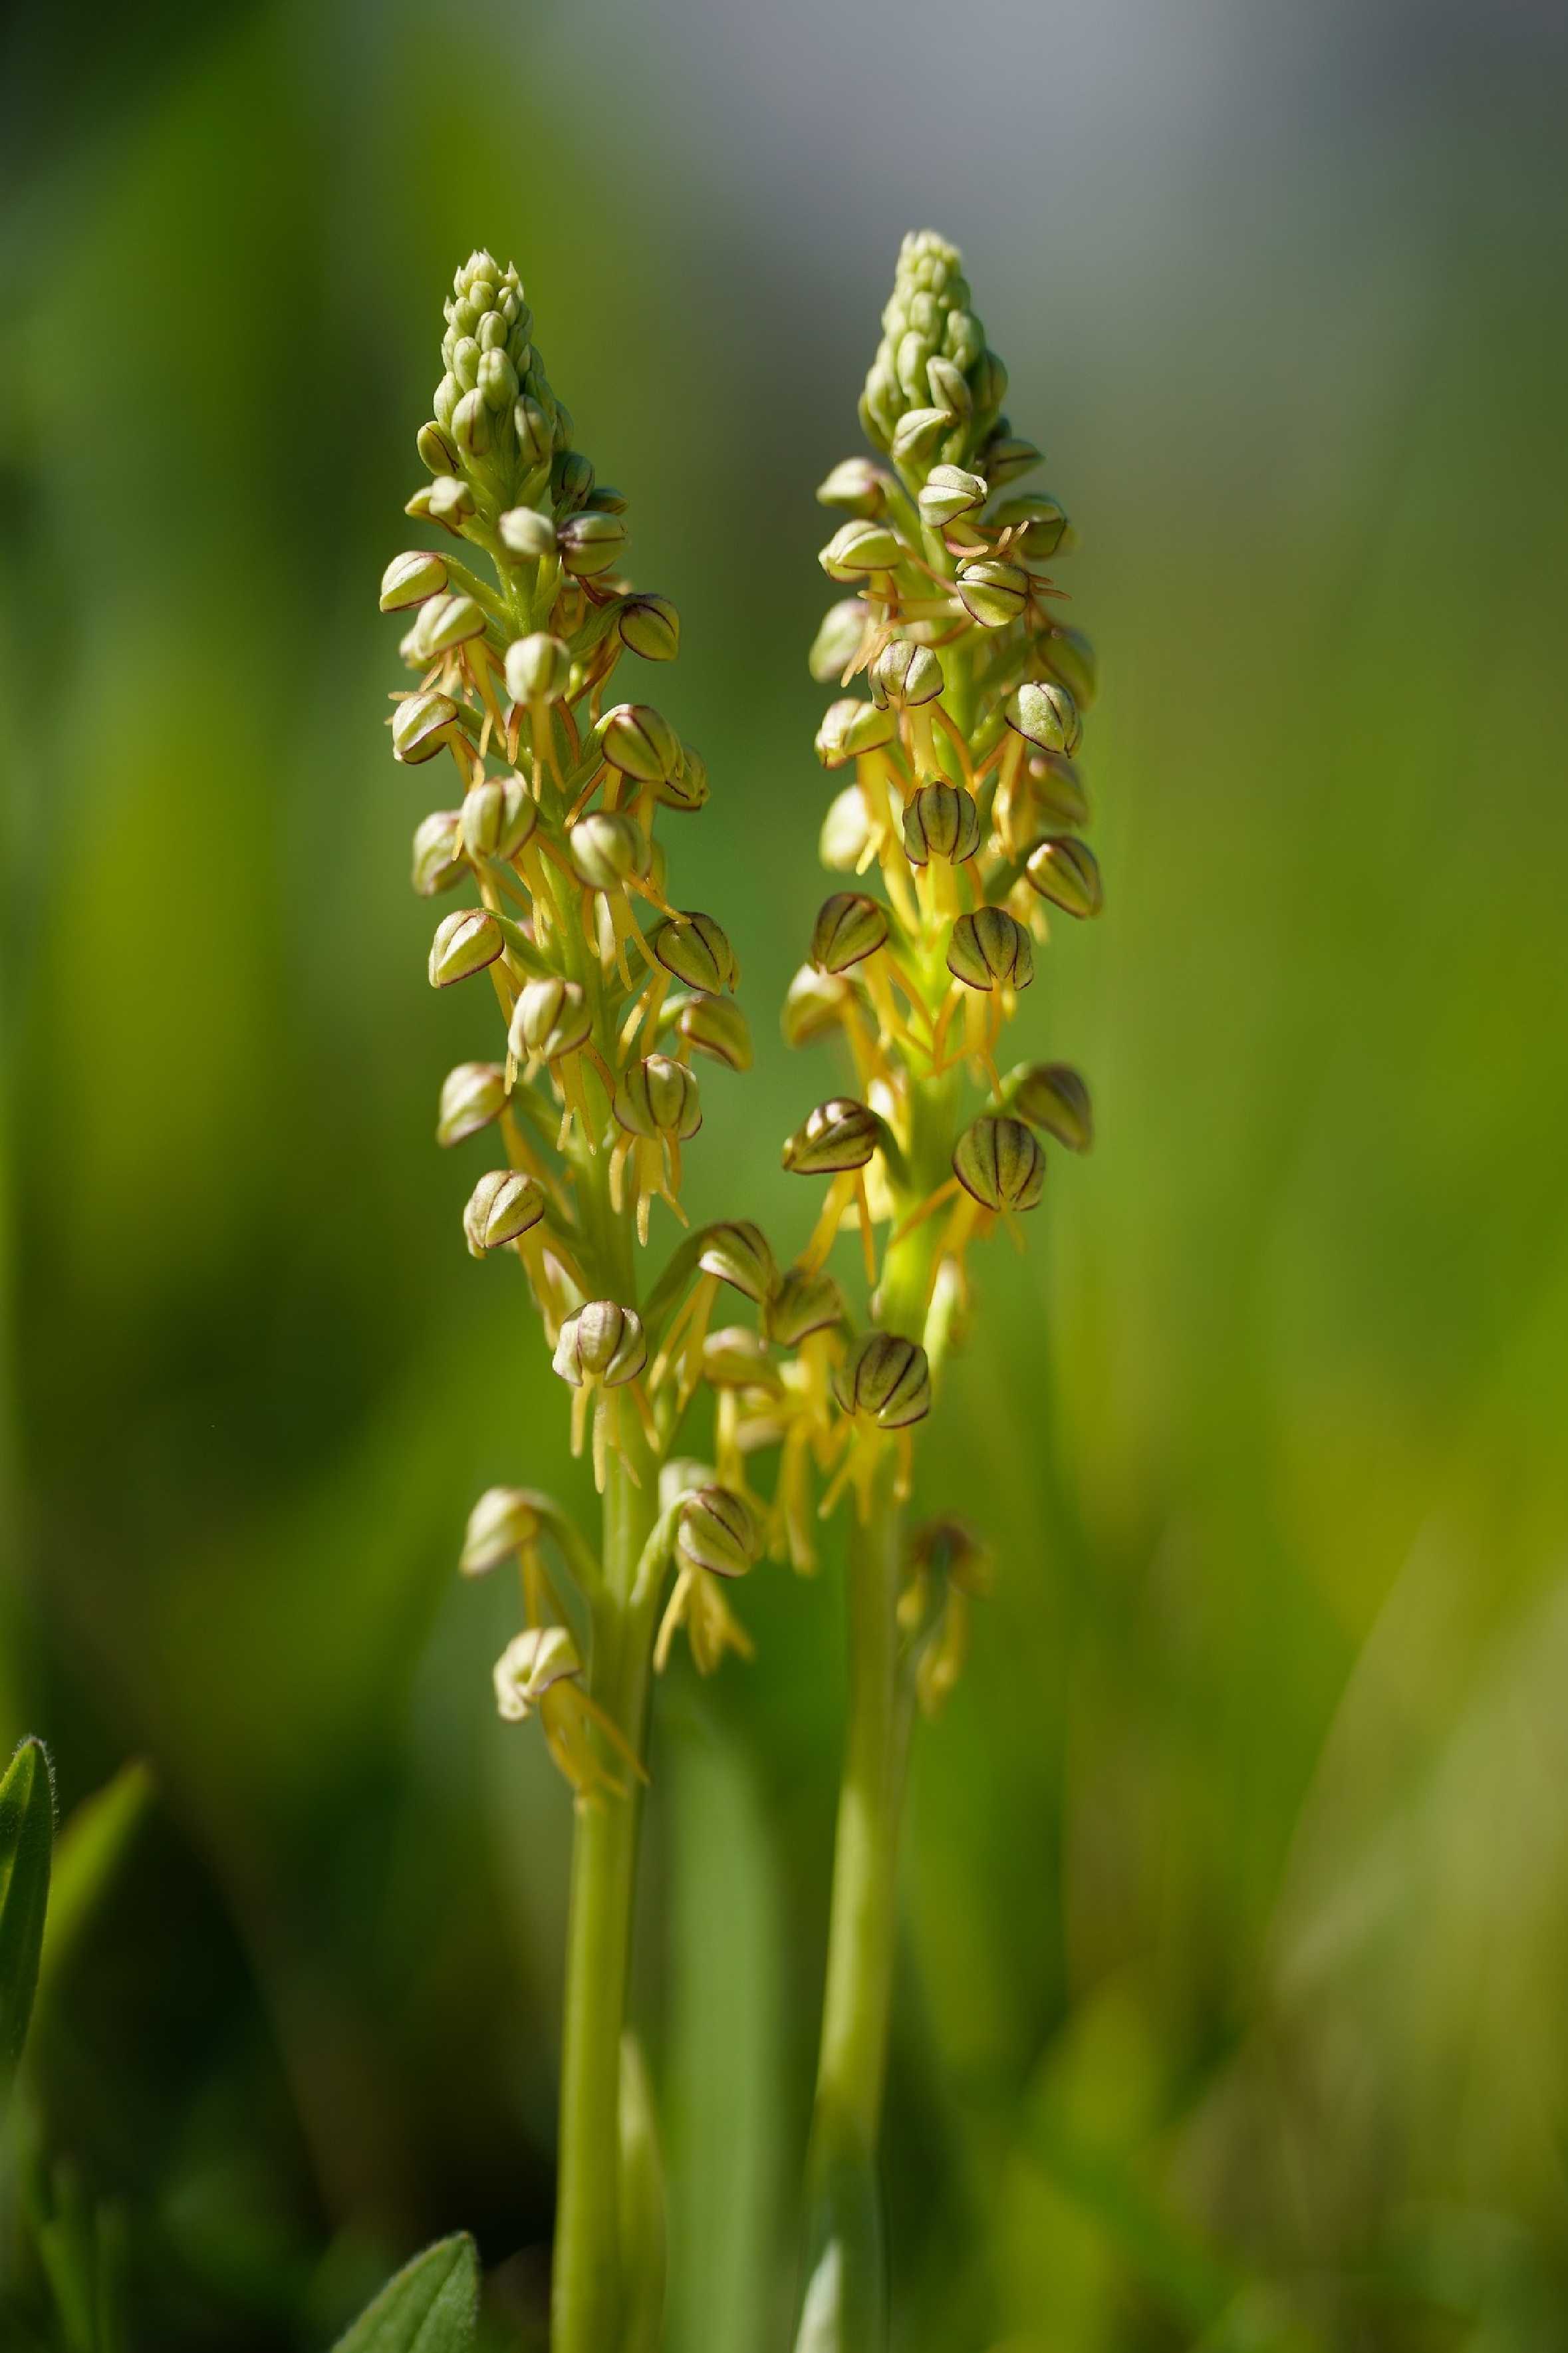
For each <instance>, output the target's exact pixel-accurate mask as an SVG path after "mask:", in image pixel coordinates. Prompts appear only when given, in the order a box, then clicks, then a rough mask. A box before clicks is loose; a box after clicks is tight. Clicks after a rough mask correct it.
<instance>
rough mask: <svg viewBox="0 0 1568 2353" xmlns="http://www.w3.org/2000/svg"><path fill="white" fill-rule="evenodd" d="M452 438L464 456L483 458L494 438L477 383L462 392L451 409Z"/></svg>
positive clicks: (482, 395) (493, 430)
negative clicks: (472, 387)
mask: <svg viewBox="0 0 1568 2353" xmlns="http://www.w3.org/2000/svg"><path fill="white" fill-rule="evenodd" d="M452 438H453V439H454V440H455V441H456V443H457V445H458V448H459V449H461V450H462V452H463V454H464V456H465V457H468V458H483V457H484V456H486V455H487V454H488V452H489V448H490V444H491V442H492V441H493V440H494V438H495V427H494V424H493V423H492V421H491V417H490V412H489V407H488V406H487V405H486V401H485V396H484V394H483V393H482V392H481V391H480V390H479V386H478V385H477V384H476V385H475V386H474V389H473V391H472V392H466V393H464V395H463V396H462V398H461V400H459V401H458V406H456V408H454V409H453V411H452Z"/></svg>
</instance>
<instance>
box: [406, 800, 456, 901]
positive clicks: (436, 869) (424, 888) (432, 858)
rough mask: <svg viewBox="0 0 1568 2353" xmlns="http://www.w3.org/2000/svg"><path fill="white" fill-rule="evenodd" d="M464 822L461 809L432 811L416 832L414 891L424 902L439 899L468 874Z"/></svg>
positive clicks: (422, 820)
mask: <svg viewBox="0 0 1568 2353" xmlns="http://www.w3.org/2000/svg"><path fill="white" fill-rule="evenodd" d="M467 871H468V867H467V860H465V858H464V856H463V819H462V815H461V812H460V811H459V810H458V809H432V810H431V812H430V814H429V816H428V817H426V818H420V820H419V823H418V825H417V826H416V828H415V833H414V872H413V881H414V888H415V889H416V891H417V892H418V893H419V896H420V897H421V898H422V899H435V898H438V897H439V896H440V894H441V892H443V891H449V890H450V889H451V887H452V885H453V883H454V882H457V881H460V880H461V878H462V876H463V875H464V874H465V873H466V872H467Z"/></svg>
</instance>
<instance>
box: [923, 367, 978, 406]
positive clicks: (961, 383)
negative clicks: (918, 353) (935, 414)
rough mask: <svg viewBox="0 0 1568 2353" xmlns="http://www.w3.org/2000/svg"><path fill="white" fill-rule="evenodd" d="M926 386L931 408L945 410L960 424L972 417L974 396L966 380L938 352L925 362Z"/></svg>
mask: <svg viewBox="0 0 1568 2353" xmlns="http://www.w3.org/2000/svg"><path fill="white" fill-rule="evenodd" d="M926 386H927V389H928V390H929V392H930V394H931V406H932V407H933V408H945V409H946V410H947V412H948V414H949V415H950V416H951V417H956V418H957V419H958V421H959V422H960V424H963V423H964V422H965V421H966V420H967V419H968V417H970V416H971V415H972V413H973V407H974V396H973V393H972V392H971V391H970V389H969V380H968V378H967V377H966V376H965V375H964V373H963V369H962V368H961V367H955V366H954V365H953V364H952V360H950V359H945V358H944V357H943V356H942V353H940V352H939V353H937V354H936V355H935V357H934V358H932V359H929V360H928V361H927V362H926Z"/></svg>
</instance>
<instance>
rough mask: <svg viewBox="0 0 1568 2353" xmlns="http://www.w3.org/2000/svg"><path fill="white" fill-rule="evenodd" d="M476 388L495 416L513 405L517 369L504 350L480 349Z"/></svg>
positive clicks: (492, 315) (515, 396)
mask: <svg viewBox="0 0 1568 2353" xmlns="http://www.w3.org/2000/svg"><path fill="white" fill-rule="evenodd" d="M490 315H491V317H492V318H493V317H494V315H495V314H494V312H493V311H492V312H491V313H490ZM476 389H477V391H478V392H479V397H480V398H481V399H482V400H483V402H484V404H485V406H486V407H487V408H488V409H489V410H490V412H491V413H492V415H494V416H497V417H499V416H500V413H501V411H502V409H503V408H510V406H511V404H512V402H513V401H514V400H515V399H516V398H517V370H516V369H515V368H514V367H513V365H512V364H511V362H510V359H509V358H508V357H507V355H506V353H505V352H504V351H495V350H490V351H485V350H481V351H480V353H479V381H478V384H477V386H476Z"/></svg>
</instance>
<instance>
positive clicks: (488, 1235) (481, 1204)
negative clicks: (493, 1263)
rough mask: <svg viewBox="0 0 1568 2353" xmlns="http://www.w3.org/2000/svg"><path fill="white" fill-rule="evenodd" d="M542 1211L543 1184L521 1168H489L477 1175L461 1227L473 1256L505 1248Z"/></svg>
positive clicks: (539, 1216)
mask: <svg viewBox="0 0 1568 2353" xmlns="http://www.w3.org/2000/svg"><path fill="white" fill-rule="evenodd" d="M543 1215H544V1187H543V1186H542V1185H541V1184H539V1183H537V1182H536V1181H535V1179H534V1178H533V1177H531V1176H524V1175H523V1173H522V1171H521V1169H520V1168H492V1169H490V1170H489V1172H488V1173H487V1174H486V1175H485V1176H481V1177H480V1178H479V1183H478V1184H477V1185H476V1186H475V1187H474V1189H473V1191H472V1192H471V1193H470V1194H469V1196H468V1206H467V1208H465V1209H464V1211H463V1231H464V1233H465V1234H466V1235H467V1236H468V1250H469V1251H470V1253H471V1255H472V1256H473V1257H475V1258H483V1256H484V1254H485V1252H486V1251H487V1250H504V1249H505V1247H506V1245H507V1243H508V1242H514V1241H516V1240H517V1239H518V1237H519V1236H520V1235H521V1234H526V1233H529V1232H531V1230H532V1229H533V1228H534V1227H535V1226H536V1225H537V1224H538V1223H539V1221H540V1219H541V1218H542V1217H543Z"/></svg>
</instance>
